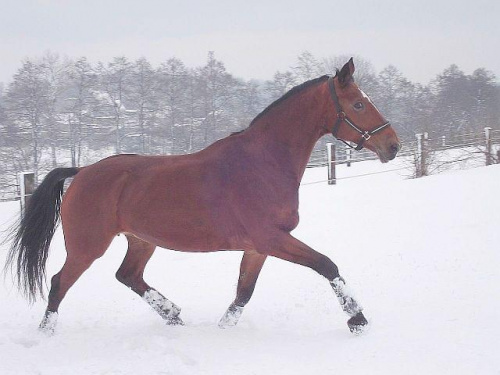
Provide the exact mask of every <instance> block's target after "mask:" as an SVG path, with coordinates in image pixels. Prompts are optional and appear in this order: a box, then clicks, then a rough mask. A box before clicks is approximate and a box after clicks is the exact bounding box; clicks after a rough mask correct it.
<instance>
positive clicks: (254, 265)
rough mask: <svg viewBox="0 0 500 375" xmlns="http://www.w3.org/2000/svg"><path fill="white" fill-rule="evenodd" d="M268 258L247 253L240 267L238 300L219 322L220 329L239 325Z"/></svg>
mask: <svg viewBox="0 0 500 375" xmlns="http://www.w3.org/2000/svg"><path fill="white" fill-rule="evenodd" d="M266 258H267V256H266V255H262V254H259V253H257V252H250V251H245V253H244V254H243V259H242V260H241V266H240V277H239V279H238V288H237V291H236V299H235V300H234V302H233V303H231V305H230V306H229V308H228V309H227V311H226V312H225V314H224V315H223V316H222V318H221V319H220V321H219V327H221V328H225V327H231V326H235V325H236V324H237V323H238V320H239V318H240V316H241V314H242V313H243V308H244V307H245V305H246V304H247V303H248V301H249V300H250V298H251V297H252V294H253V291H254V289H255V284H256V282H257V278H258V277H259V274H260V270H261V269H262V266H263V265H264V262H265V260H266Z"/></svg>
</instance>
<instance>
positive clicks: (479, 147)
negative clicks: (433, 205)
mask: <svg viewBox="0 0 500 375" xmlns="http://www.w3.org/2000/svg"><path fill="white" fill-rule="evenodd" d="M488 129H489V128H488ZM421 139H422V141H421V142H422V144H421V145H420V146H419V140H418V137H417V136H416V137H415V140H414V141H408V142H405V143H403V145H402V148H401V150H400V152H399V153H398V156H397V159H399V160H400V161H402V162H399V163H396V164H397V165H400V167H398V168H393V169H381V170H380V171H377V172H369V173H359V174H354V175H352V174H349V175H348V176H343V177H335V180H336V181H338V180H344V179H355V178H358V177H366V176H370V175H378V174H384V173H389V172H401V171H407V173H406V175H407V176H408V177H421V176H419V169H420V168H422V166H421V165H420V163H422V162H423V159H424V157H423V154H422V153H425V163H426V165H425V167H424V168H425V173H424V175H427V174H436V173H440V172H443V171H445V170H449V169H465V168H474V167H479V166H483V165H488V164H497V163H500V130H497V129H489V130H486V129H485V131H484V132H477V133H467V134H459V135H455V136H453V137H445V136H435V137H429V136H428V135H427V134H422V136H421ZM327 155H328V153H327V150H326V149H315V150H314V151H313V153H312V155H311V158H310V160H309V163H308V168H315V167H327V166H329V167H331V168H335V167H336V166H340V165H347V166H350V165H351V164H353V163H359V162H363V161H370V160H377V159H378V157H377V156H376V155H375V154H374V153H373V152H371V151H369V150H366V149H363V150H361V151H358V152H356V151H353V150H352V149H350V148H348V147H347V146H345V145H344V144H342V143H340V142H336V143H335V157H334V158H333V160H332V161H329V160H328V156H327ZM326 182H331V181H329V179H328V178H327V176H326V175H325V179H322V180H319V181H312V182H305V183H303V184H302V185H312V184H318V183H326Z"/></svg>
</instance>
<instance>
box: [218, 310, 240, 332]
mask: <svg viewBox="0 0 500 375" xmlns="http://www.w3.org/2000/svg"><path fill="white" fill-rule="evenodd" d="M242 313H243V307H242V306H238V305H235V304H231V306H229V308H228V309H227V311H226V313H225V314H224V315H223V316H222V318H221V319H220V320H219V328H222V329H224V328H228V327H234V326H236V324H238V321H239V320H240V317H241V314H242Z"/></svg>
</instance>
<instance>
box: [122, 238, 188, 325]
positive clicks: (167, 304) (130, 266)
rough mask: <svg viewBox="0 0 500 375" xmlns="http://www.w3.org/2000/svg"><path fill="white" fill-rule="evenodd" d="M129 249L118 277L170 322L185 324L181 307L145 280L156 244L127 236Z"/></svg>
mask: <svg viewBox="0 0 500 375" xmlns="http://www.w3.org/2000/svg"><path fill="white" fill-rule="evenodd" d="M127 240H128V250H127V254H126V255H125V259H124V260H123V262H122V264H121V266H120V268H119V269H118V271H117V272H116V278H117V279H118V281H120V282H121V283H123V284H125V285H126V286H127V287H129V288H130V289H132V290H133V291H134V292H135V293H137V294H138V295H139V296H141V297H142V298H143V299H144V300H145V301H146V302H147V303H148V304H149V305H150V306H151V307H152V308H153V309H154V310H155V311H156V312H157V313H158V314H159V315H160V316H161V317H162V318H163V319H165V321H166V322H167V323H168V324H183V322H182V320H181V318H180V317H179V313H180V312H181V309H180V307H179V306H177V305H175V304H174V303H173V302H172V301H170V300H168V299H167V298H166V297H164V296H163V295H162V294H161V293H159V292H158V291H157V290H155V289H154V288H151V287H150V286H149V285H148V284H147V283H146V282H145V281H144V269H145V267H146V264H147V263H148V261H149V259H151V256H152V255H153V253H154V250H155V245H153V244H150V243H149V242H146V241H143V240H140V239H138V238H137V237H134V236H127Z"/></svg>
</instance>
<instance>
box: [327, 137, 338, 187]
mask: <svg viewBox="0 0 500 375" xmlns="http://www.w3.org/2000/svg"><path fill="white" fill-rule="evenodd" d="M326 154H327V156H328V185H335V184H336V183H337V177H336V175H335V145H334V144H333V143H327V144H326Z"/></svg>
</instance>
